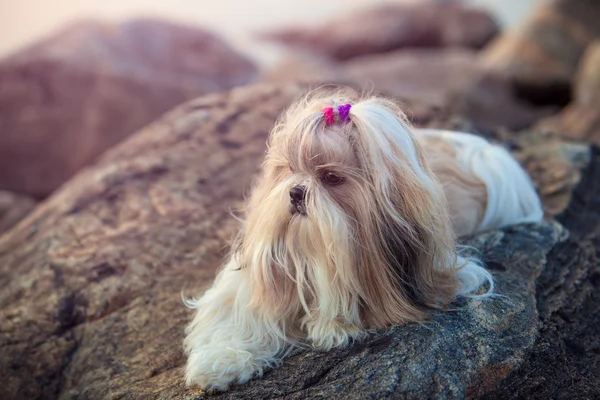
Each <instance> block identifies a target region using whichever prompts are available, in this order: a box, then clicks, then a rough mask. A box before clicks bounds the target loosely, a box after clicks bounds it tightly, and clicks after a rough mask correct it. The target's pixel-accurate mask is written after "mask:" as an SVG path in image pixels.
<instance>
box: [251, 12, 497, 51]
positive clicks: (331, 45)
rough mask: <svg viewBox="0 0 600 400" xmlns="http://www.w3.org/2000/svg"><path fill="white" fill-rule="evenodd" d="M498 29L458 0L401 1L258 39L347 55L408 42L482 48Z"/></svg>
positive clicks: (403, 45)
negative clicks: (439, 0)
mask: <svg viewBox="0 0 600 400" xmlns="http://www.w3.org/2000/svg"><path fill="white" fill-rule="evenodd" d="M497 32H498V25H497V23H496V22H495V21H494V20H493V18H492V17H491V16H490V15H489V14H488V13H487V12H485V11H483V10H480V9H475V8H471V7H467V6H464V5H462V4H460V2H438V1H424V2H405V3H399V4H385V5H378V6H374V7H372V8H366V9H361V10H358V11H354V12H351V13H346V14H342V15H341V16H339V17H337V18H335V19H333V20H331V21H327V22H325V23H323V24H322V25H320V26H316V27H306V28H302V27H296V28H294V27H292V28H285V29H281V30H277V31H273V32H267V33H264V34H262V35H261V36H262V38H264V39H268V40H271V41H275V42H278V43H282V44H285V45H288V46H293V47H299V48H304V49H310V50H312V51H316V52H319V53H322V54H325V55H327V56H330V57H332V58H334V59H338V60H345V59H349V58H352V57H357V56H361V55H365V54H372V53H383V52H388V51H392V50H396V49H401V48H408V47H467V48H481V47H482V46H483V45H485V44H486V43H487V42H488V41H489V40H490V39H492V38H493V37H494V36H495V35H496V33H497Z"/></svg>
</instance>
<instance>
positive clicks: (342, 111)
mask: <svg viewBox="0 0 600 400" xmlns="http://www.w3.org/2000/svg"><path fill="white" fill-rule="evenodd" d="M350 107H352V106H351V105H350V104H343V105H341V106H338V115H339V116H340V121H342V122H349V121H350V116H349V114H350Z"/></svg>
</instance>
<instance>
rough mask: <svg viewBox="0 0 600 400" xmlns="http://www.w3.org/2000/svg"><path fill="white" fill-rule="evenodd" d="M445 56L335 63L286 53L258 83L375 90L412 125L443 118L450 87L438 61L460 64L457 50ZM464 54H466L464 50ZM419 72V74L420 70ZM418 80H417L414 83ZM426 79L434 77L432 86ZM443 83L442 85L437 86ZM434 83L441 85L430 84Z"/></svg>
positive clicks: (397, 55)
mask: <svg viewBox="0 0 600 400" xmlns="http://www.w3.org/2000/svg"><path fill="white" fill-rule="evenodd" d="M447 53H448V56H447V57H444V54H446V52H441V53H440V52H437V51H428V50H415V51H408V50H406V51H404V52H393V53H390V54H383V55H372V56H364V57H358V58H355V59H353V60H351V61H349V62H346V63H339V62H336V61H335V60H332V59H330V58H328V57H326V56H323V55H319V54H315V53H312V52H307V51H290V52H288V53H287V54H286V55H284V56H283V57H282V58H281V59H280V60H279V62H278V63H276V64H275V65H274V66H272V67H271V68H268V69H267V70H265V71H264V72H263V74H262V80H263V81H265V82H269V83H276V84H283V83H300V84H303V85H308V86H310V87H319V86H327V85H332V84H334V85H343V86H350V87H353V88H354V89H356V90H358V91H364V92H366V93H369V92H372V91H376V92H377V93H382V94H385V95H387V96H393V97H395V98H396V99H398V100H399V101H400V102H401V103H402V104H403V106H404V110H405V112H406V114H407V116H408V117H409V119H410V120H411V122H412V123H414V124H416V125H422V124H425V123H427V122H428V121H429V120H431V119H433V118H436V117H438V116H439V115H440V114H445V113H447V112H448V111H446V108H447V106H448V104H446V103H444V101H443V99H444V98H445V97H444V95H446V94H447V93H446V92H444V90H446V91H448V87H449V86H451V85H450V84H447V83H445V81H444V82H443V79H437V75H436V74H437V73H440V72H441V70H442V69H441V68H438V67H437V63H438V62H439V61H443V60H447V64H449V65H456V64H460V63H461V61H460V58H461V54H462V52H461V51H458V50H457V51H456V52H454V51H448V52H447ZM467 54H470V53H468V52H467ZM420 69H424V70H425V72H424V74H422V75H424V76H420V75H419V70H420ZM415 77H417V79H415ZM430 79H437V80H436V81H435V82H431V81H430ZM442 82H443V83H442ZM434 83H440V86H435V84H434Z"/></svg>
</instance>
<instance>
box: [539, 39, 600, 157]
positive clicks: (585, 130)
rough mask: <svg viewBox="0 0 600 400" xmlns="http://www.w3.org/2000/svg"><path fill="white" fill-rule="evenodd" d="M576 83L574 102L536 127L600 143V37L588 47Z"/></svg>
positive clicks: (571, 137)
mask: <svg viewBox="0 0 600 400" xmlns="http://www.w3.org/2000/svg"><path fill="white" fill-rule="evenodd" d="M574 86H575V87H574V99H573V101H572V102H571V104H569V105H568V106H567V107H565V109H564V110H562V111H561V112H560V114H558V115H556V116H553V117H550V118H547V119H544V120H542V121H540V122H539V123H538V124H536V126H535V129H537V130H541V131H546V132H553V133H556V134H560V135H562V136H563V137H566V138H568V139H572V140H580V141H589V142H592V143H595V144H597V145H600V40H597V41H595V42H594V43H592V44H591V45H590V46H589V47H588V49H587V50H586V53H585V55H584V57H583V58H582V60H581V65H580V67H579V71H578V73H577V76H576V80H575V85H574Z"/></svg>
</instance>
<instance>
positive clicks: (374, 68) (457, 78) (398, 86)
mask: <svg viewBox="0 0 600 400" xmlns="http://www.w3.org/2000/svg"><path fill="white" fill-rule="evenodd" d="M343 70H344V71H345V73H346V75H347V76H348V77H349V78H350V79H351V80H353V81H354V82H356V83H357V84H359V85H360V86H362V87H369V85H372V86H373V88H374V89H375V90H376V91H385V92H386V93H389V94H391V95H394V96H397V97H401V98H404V97H406V98H409V99H413V100H414V101H416V102H419V103H423V104H430V105H432V106H436V107H440V108H441V107H444V106H447V105H448V100H449V98H450V96H451V94H452V93H453V92H456V91H464V90H465V88H466V87H469V86H470V85H471V84H472V83H473V81H474V80H475V79H477V77H478V76H479V75H480V73H481V68H480V67H479V65H478V64H477V57H476V54H475V53H474V52H473V51H471V50H467V49H447V50H439V49H434V50H432V49H406V50H399V51H395V52H391V53H386V54H377V55H369V56H363V57H359V58H355V59H352V60H350V61H348V62H346V63H344V64H343Z"/></svg>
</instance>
